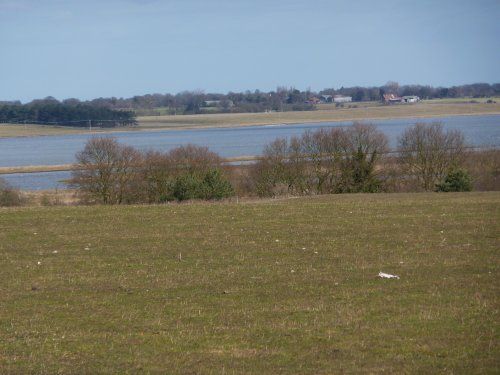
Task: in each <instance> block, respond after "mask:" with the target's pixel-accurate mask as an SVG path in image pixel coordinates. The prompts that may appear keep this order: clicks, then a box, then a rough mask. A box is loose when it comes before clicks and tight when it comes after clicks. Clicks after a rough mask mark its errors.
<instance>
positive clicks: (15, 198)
mask: <svg viewBox="0 0 500 375" xmlns="http://www.w3.org/2000/svg"><path fill="white" fill-rule="evenodd" d="M22 203H23V198H22V196H21V193H20V192H19V190H17V189H15V188H13V187H12V186H10V184H9V183H8V182H7V181H5V180H4V179H3V178H0V206H5V207H12V206H20V205H21V204H22Z"/></svg>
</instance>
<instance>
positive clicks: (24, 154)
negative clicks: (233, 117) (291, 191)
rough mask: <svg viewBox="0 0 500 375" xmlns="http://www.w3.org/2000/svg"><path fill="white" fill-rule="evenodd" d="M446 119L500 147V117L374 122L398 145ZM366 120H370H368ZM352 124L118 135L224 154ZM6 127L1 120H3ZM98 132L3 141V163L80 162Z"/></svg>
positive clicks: (54, 181) (50, 183) (20, 183)
mask: <svg viewBox="0 0 500 375" xmlns="http://www.w3.org/2000/svg"><path fill="white" fill-rule="evenodd" d="M435 121H439V122H441V123H442V124H443V125H444V127H445V129H457V130H460V131H461V132H462V133H463V134H464V136H465V140H466V143H467V144H468V145H470V146H492V147H493V146H497V147H498V146H500V115H484V116H453V117H439V118H418V119H417V118H404V119H391V120H373V121H369V122H370V123H372V124H374V125H376V126H377V128H378V129H379V130H380V131H382V132H383V133H385V134H386V135H387V136H388V137H389V142H390V146H391V147H392V148H395V147H396V144H397V139H398V136H400V135H401V134H402V132H403V131H404V130H405V129H406V128H407V127H409V126H412V125H414V124H415V123H416V122H425V123H430V122H435ZM365 123H366V121H365ZM351 124H352V122H322V123H304V124H292V125H287V124H283V125H262V126H249V127H239V128H214V129H189V130H163V131H154V132H148V131H144V132H142V131H134V132H123V133H121V132H118V133H113V135H112V136H113V137H115V138H116V139H117V140H118V141H119V142H120V143H123V144H127V145H131V146H134V147H136V148H138V149H140V150H148V149H153V150H158V151H163V152H164V151H168V150H170V149H172V148H175V147H177V146H180V145H184V144H188V143H191V144H195V145H200V146H207V147H209V148H210V150H212V151H215V152H217V153H219V155H221V156H222V157H232V156H242V155H245V156H246V155H259V154H261V153H262V149H263V147H264V146H265V145H266V144H268V143H269V142H271V141H273V140H274V139H276V138H278V137H292V136H297V135H300V134H302V133H303V132H304V131H306V130H316V129H320V128H331V127H341V126H349V125H351ZM0 126H1V124H0ZM92 136H93V135H92V134H78V135H61V136H43V137H26V138H5V139H0V166H1V167H6V166H23V165H56V164H71V163H74V162H75V153H77V152H78V151H80V150H81V149H83V147H84V145H85V143H86V142H87V140H88V139H89V138H90V137H92ZM69 176H70V173H69V172H43V173H16V174H9V175H2V176H0V177H2V178H5V179H6V180H7V181H8V182H9V183H10V184H11V185H13V186H16V187H19V188H20V189H24V190H45V189H55V188H61V189H63V188H66V185H65V184H64V183H63V182H61V181H62V180H65V179H67V178H68V177H69Z"/></svg>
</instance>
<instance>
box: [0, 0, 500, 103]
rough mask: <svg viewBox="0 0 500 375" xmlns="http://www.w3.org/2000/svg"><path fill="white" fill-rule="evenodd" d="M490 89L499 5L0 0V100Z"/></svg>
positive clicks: (475, 1) (461, 0) (499, 35)
mask: <svg viewBox="0 0 500 375" xmlns="http://www.w3.org/2000/svg"><path fill="white" fill-rule="evenodd" d="M388 81H396V82H399V83H400V84H422V85H431V86H435V87H438V86H445V87H449V86H453V85H461V84H467V83H476V82H486V83H498V82H500V0H413V1H411V0H384V1H375V0H314V1H311V0H286V1H285V0H81V1H80V0H0V101H2V100H21V101H22V102H23V103H24V102H27V101H31V100H33V99H40V98H45V97H47V96H53V97H55V98H57V99H59V100H63V99H67V98H78V99H80V100H89V99H94V98H98V97H112V96H115V97H124V98H127V97H132V96H134V95H144V94H153V93H160V94H165V93H172V94H175V93H178V92H181V91H185V90H189V91H192V90H201V91H204V92H206V93H227V92H229V91H235V92H241V91H246V90H251V91H254V90H256V89H258V90H261V91H271V90H275V89H276V88H277V87H278V86H286V87H295V88H297V89H299V90H306V89H311V90H313V91H319V90H322V89H325V88H340V87H342V86H344V87H350V86H382V85H384V84H385V83H386V82H388Z"/></svg>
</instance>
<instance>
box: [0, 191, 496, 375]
mask: <svg viewBox="0 0 500 375" xmlns="http://www.w3.org/2000/svg"><path fill="white" fill-rule="evenodd" d="M499 221H500V193H470V194H451V193H450V194H436V193H435V194H408V195H407V194H390V195H382V194H381V195H339V196H321V197H314V198H308V199H292V200H281V201H268V202H264V203H263V202H259V203H248V204H224V203H223V204H209V203H206V204H171V205H165V206H152V207H145V206H128V207H99V206H96V207H41V208H13V209H0V259H1V260H2V261H1V262H0V292H1V294H2V308H1V309H0V337H1V340H0V373H2V374H30V373H33V374H56V373H64V374H70V373H75V374H76V373H88V374H98V373H169V374H222V373H227V374H280V373H281V374H334V373H345V374H361V373H366V374H387V373H393V374H407V373H419V374H424V373H425V374H429V373H462V374H480V373H481V374H484V373H491V374H493V373H497V372H498V369H499V367H500V347H499V342H500V337H499V330H498V328H499V316H498V314H499V310H500V304H499V297H498V296H499V295H500V281H499V280H500V279H499V277H498V273H499V271H500V267H499V265H500V257H499V252H498V245H499V241H498V240H499V236H500V233H499V227H498V222H499ZM379 271H384V272H388V273H393V274H397V275H399V276H400V277H401V279H400V280H384V279H379V278H377V277H376V275H377V274H378V272H379Z"/></svg>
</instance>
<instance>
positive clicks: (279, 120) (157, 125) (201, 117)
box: [0, 102, 500, 139]
mask: <svg viewBox="0 0 500 375" xmlns="http://www.w3.org/2000/svg"><path fill="white" fill-rule="evenodd" d="M381 112H382V113H381ZM495 115H500V105H499V104H496V103H495V104H483V103H478V104H470V103H467V104H450V103H445V104H441V103H434V102H427V103H425V102H424V103H418V104H412V105H394V106H374V107H357V108H347V109H333V110H332V109H329V110H321V109H318V110H315V111H304V112H272V113H237V114H232V113H230V114H198V115H177V116H171V115H170V116H145V117H138V122H139V125H138V126H136V127H127V128H92V131H90V132H89V131H88V129H85V128H70V127H63V126H46V125H19V124H2V125H0V139H8V138H23V137H42V136H59V135H77V134H78V135H79V134H92V135H101V134H102V135H109V134H118V133H133V132H158V131H175V130H194V129H229V128H235V129H236V128H245V127H258V126H287V125H295V124H304V123H311V124H318V123H334V122H356V121H360V122H369V121H380V120H392V119H404V118H408V119H417V120H418V119H419V118H436V119H439V118H443V117H456V116H495ZM2 128H3V129H2Z"/></svg>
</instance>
